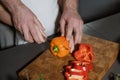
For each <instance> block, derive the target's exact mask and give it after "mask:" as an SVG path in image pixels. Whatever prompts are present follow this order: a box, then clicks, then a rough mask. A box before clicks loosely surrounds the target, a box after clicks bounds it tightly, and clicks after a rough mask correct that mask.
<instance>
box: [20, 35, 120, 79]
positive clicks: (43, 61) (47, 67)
mask: <svg viewBox="0 0 120 80" xmlns="http://www.w3.org/2000/svg"><path fill="white" fill-rule="evenodd" d="M82 43H88V44H90V45H92V46H93V51H94V54H95V60H94V63H93V64H94V68H93V70H91V71H90V72H89V79H88V80H102V78H103V76H104V75H105V73H106V72H107V71H108V69H109V68H110V67H111V65H112V64H113V63H114V61H115V60H116V58H117V55H118V51H119V44H117V43H114V42H111V41H107V40H103V39H100V38H96V37H93V36H89V35H85V34H84V35H83V38H82ZM72 60H74V58H73V56H72V54H69V55H68V56H66V57H64V58H56V57H55V56H53V55H52V54H51V52H50V51H49V49H48V50H46V51H45V52H43V54H41V55H40V56H38V57H37V58H36V59H35V60H33V61H32V62H31V63H30V64H28V65H27V66H26V67H24V68H23V69H22V70H21V71H20V72H19V73H18V76H19V77H20V78H21V80H37V78H38V77H39V74H42V75H43V76H44V77H45V78H46V79H45V80H65V77H64V75H63V73H64V71H65V66H66V65H68V64H69V62H70V61H72Z"/></svg>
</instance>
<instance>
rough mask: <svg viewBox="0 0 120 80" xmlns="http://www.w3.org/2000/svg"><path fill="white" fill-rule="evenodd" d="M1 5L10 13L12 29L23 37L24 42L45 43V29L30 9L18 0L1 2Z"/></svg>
mask: <svg viewBox="0 0 120 80" xmlns="http://www.w3.org/2000/svg"><path fill="white" fill-rule="evenodd" d="M10 2H12V3H11V4H10ZM3 4H4V5H5V7H6V8H7V9H8V10H9V11H10V13H11V16H12V21H13V25H14V27H15V28H16V29H17V30H19V31H20V32H21V34H23V35H24V38H25V40H26V41H28V42H31V43H32V42H34V41H35V42H37V43H42V42H45V38H46V37H47V36H46V34H45V29H44V27H43V26H42V24H41V23H40V22H39V20H38V19H37V17H36V16H35V15H34V14H33V12H32V11H31V10H30V9H28V8H27V7H26V6H25V5H24V4H22V2H21V1H19V0H17V1H16V0H11V1H9V0H3ZM7 5H8V6H7Z"/></svg>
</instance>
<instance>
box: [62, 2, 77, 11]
mask: <svg viewBox="0 0 120 80" xmlns="http://www.w3.org/2000/svg"><path fill="white" fill-rule="evenodd" d="M64 10H72V11H75V12H77V11H78V0H65V3H64V8H63V11H64Z"/></svg>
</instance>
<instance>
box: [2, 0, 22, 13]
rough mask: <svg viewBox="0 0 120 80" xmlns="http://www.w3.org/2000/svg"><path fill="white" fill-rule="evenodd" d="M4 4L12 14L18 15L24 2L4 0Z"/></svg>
mask: <svg viewBox="0 0 120 80" xmlns="http://www.w3.org/2000/svg"><path fill="white" fill-rule="evenodd" d="M2 4H3V5H4V7H5V8H6V9H8V11H9V12H10V13H16V11H17V10H18V8H19V6H21V5H22V2H21V0H2Z"/></svg>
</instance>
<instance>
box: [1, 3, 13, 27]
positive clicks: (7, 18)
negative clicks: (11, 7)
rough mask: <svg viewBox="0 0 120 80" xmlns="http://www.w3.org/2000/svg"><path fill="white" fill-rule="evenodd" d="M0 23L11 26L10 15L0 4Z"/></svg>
mask: <svg viewBox="0 0 120 80" xmlns="http://www.w3.org/2000/svg"><path fill="white" fill-rule="evenodd" d="M0 22H3V23H5V24H8V25H10V26H12V21H11V15H10V13H9V12H8V11H7V10H6V9H5V8H4V7H3V5H1V4H0Z"/></svg>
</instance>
